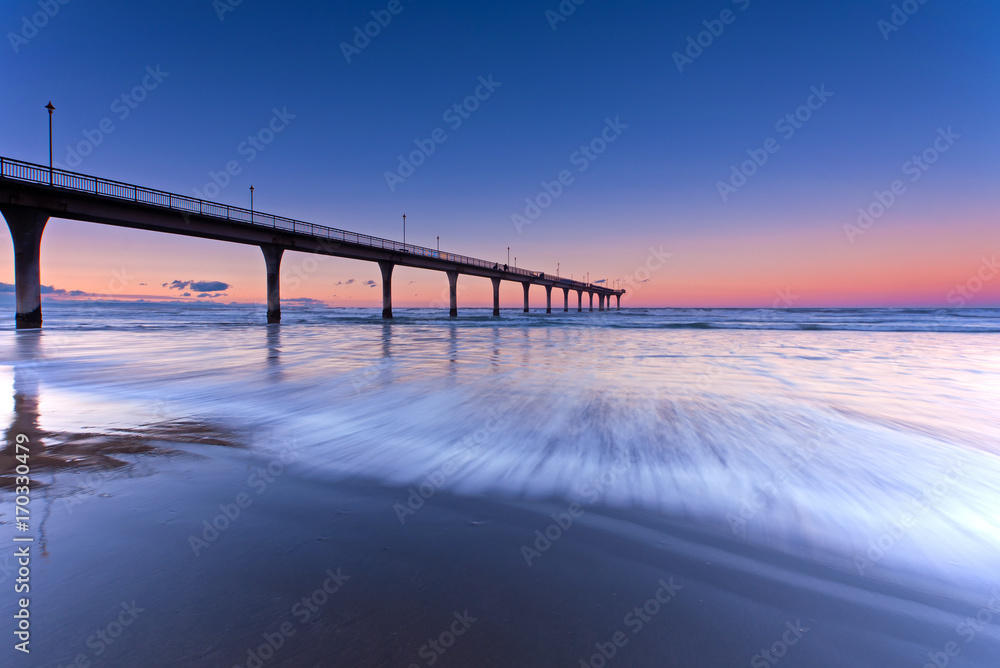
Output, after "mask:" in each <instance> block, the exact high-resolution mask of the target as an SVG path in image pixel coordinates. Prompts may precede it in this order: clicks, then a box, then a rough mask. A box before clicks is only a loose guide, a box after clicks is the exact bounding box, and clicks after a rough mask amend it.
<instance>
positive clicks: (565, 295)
mask: <svg viewBox="0 0 1000 668" xmlns="http://www.w3.org/2000/svg"><path fill="white" fill-rule="evenodd" d="M563 312H565V313H568V312H569V288H563Z"/></svg>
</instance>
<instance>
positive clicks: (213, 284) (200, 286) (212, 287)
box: [163, 281, 232, 292]
mask: <svg viewBox="0 0 1000 668" xmlns="http://www.w3.org/2000/svg"><path fill="white" fill-rule="evenodd" d="M163 287H165V288H166V287H169V288H170V289H171V290H194V291H195V292H222V291H224V290H228V289H229V288H231V287H232V286H231V285H229V283H223V282H222V281H171V282H170V283H164V284H163Z"/></svg>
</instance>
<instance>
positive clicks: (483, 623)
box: [3, 442, 998, 667]
mask: <svg viewBox="0 0 1000 668" xmlns="http://www.w3.org/2000/svg"><path fill="white" fill-rule="evenodd" d="M161 445H162V446H165V447H169V450H170V451H171V452H173V453H175V454H174V456H171V457H169V458H157V459H156V460H155V464H154V468H155V471H154V472H152V473H149V474H148V475H144V476H141V477H127V476H123V477H117V478H112V477H108V478H106V479H103V480H101V481H100V483H98V484H97V485H96V486H95V487H90V489H89V490H88V491H86V492H84V493H82V494H77V495H73V496H71V497H70V498H69V499H68V500H67V497H65V496H55V495H54V494H51V495H48V496H44V495H43V496H42V497H40V499H44V500H36V501H35V503H36V504H39V505H41V504H45V505H47V506H48V507H47V508H46V515H47V518H46V526H45V535H46V545H45V550H46V554H47V556H46V557H45V558H44V559H37V560H36V562H35V565H34V573H33V581H34V582H35V586H36V587H37V588H36V590H35V591H34V592H33V608H32V614H33V616H34V624H35V634H34V638H33V648H34V650H33V652H32V655H31V663H30V665H38V666H50V665H51V666H58V665H62V666H69V665H78V666H84V665H87V662H90V665H95V666H96V665H107V666H131V665H148V666H226V667H231V666H248V665H249V666H260V665H266V666H404V667H409V666H413V665H415V666H430V665H440V666H538V667H545V666H586V665H592V666H603V665H619V666H744V665H751V666H756V665H776V663H778V662H780V663H782V664H783V665H789V666H897V665H898V666H905V665H915V666H921V665H923V664H924V663H925V662H927V661H928V660H929V659H928V653H934V652H937V651H940V650H941V649H943V648H944V647H945V646H946V644H947V643H948V642H949V641H957V642H958V643H959V644H960V645H961V654H960V655H959V656H958V657H957V658H954V659H951V662H950V664H949V665H954V666H962V665H968V666H974V665H979V666H986V665H991V664H990V661H991V660H992V659H993V658H995V657H996V656H997V654H996V652H997V648H998V643H997V635H996V633H995V629H987V630H986V632H984V633H982V634H981V635H980V637H979V638H977V639H976V640H974V641H973V642H970V643H966V642H964V641H963V639H962V638H961V637H960V636H959V635H957V634H956V628H957V627H958V625H959V624H960V623H961V621H962V619H963V618H964V617H965V616H967V615H968V614H969V613H970V611H969V609H968V605H966V604H964V603H959V602H955V601H950V600H948V599H947V598H944V597H941V596H939V595H935V594H932V593H930V592H921V591H920V590H915V589H912V588H906V587H901V586H897V585H890V584H887V583H882V582H879V581H878V580H873V579H870V578H860V577H856V576H852V575H849V574H844V573H843V572H836V571H833V570H831V569H828V568H824V567H820V566H817V565H815V564H813V563H811V562H810V561H807V560H798V559H795V558H791V557H788V556H785V555H780V554H777V553H771V552H769V551H767V550H762V549H761V550H758V549H753V548H749V547H747V546H746V545H741V544H738V543H736V542H734V541H732V540H729V539H727V538H725V537H723V536H711V535H708V534H705V533H703V532H699V531H697V530H695V529H694V528H692V527H685V526H682V525H679V524H677V523H671V522H669V521H666V520H664V519H663V518H660V517H655V516H653V515H648V514H644V513H639V512H635V511H630V512H627V513H626V512H623V511H612V510H608V509H601V508H599V507H584V508H582V513H581V512H580V511H578V510H576V509H575V508H574V509H573V513H572V514H575V515H578V516H577V517H575V518H572V524H571V525H569V526H568V528H566V529H565V530H562V529H560V530H559V531H556V530H553V529H552V528H551V525H554V524H556V523H557V521H558V522H562V523H563V524H564V525H565V524H567V522H566V518H567V516H570V508H569V507H568V506H567V505H566V504H565V503H562V502H558V501H554V502H552V503H545V502H525V501H522V502H515V501H509V500H507V501H505V500H500V499H496V498H490V497H487V496H477V497H472V498H465V497H457V496H454V495H451V494H449V493H446V492H444V491H440V490H439V491H436V492H435V493H434V494H433V495H431V496H430V498H429V499H427V500H425V502H424V505H423V506H422V507H420V508H419V509H418V510H416V511H415V512H414V513H413V514H412V515H411V514H408V513H407V514H405V515H403V517H404V518H405V523H403V524H401V522H400V520H399V515H400V513H399V512H398V508H399V507H396V504H406V503H407V498H408V496H409V492H408V490H407V489H399V488H392V487H385V486H382V485H379V484H375V483H366V482H363V481H353V482H341V483H331V482H329V481H320V480H314V479H311V478H310V477H309V471H308V467H307V466H304V465H303V464H302V462H290V463H288V464H285V463H283V462H282V461H281V459H280V458H279V459H276V458H271V459H266V458H261V457H260V456H259V455H254V454H252V453H249V452H246V451H241V450H238V449H228V448H221V447H218V446H206V445H190V444H188V445H185V444H182V443H177V442H173V443H169V444H168V443H166V442H163V443H161ZM150 457H155V455H150V454H144V455H137V456H134V457H133V459H132V460H131V462H130V464H129V465H130V466H133V465H137V464H138V463H139V462H140V460H143V459H146V458H150ZM268 467H270V472H268ZM85 475H86V473H85V472H84V471H80V472H76V473H69V472H67V473H63V474H61V477H60V479H59V481H58V487H59V488H61V489H71V488H73V487H74V480H73V477H74V476H78V477H80V478H81V479H82V478H83V477H84V476H85ZM91 482H93V481H92V480H91ZM88 486H89V485H84V487H88ZM51 491H53V492H54V491H55V490H54V489H53V490H51ZM424 491H425V492H427V491H428V490H426V489H425V490H424ZM418 493H419V492H418ZM220 505H221V506H222V508H220ZM241 505H242V506H243V507H239V506H241ZM413 505H417V504H416V503H415V502H414V504H413ZM394 507H395V508H394ZM237 508H239V514H238V515H236V509H237ZM226 512H228V514H229V515H230V516H234V518H233V519H232V520H228V518H226V519H219V518H220V516H222V517H225V515H224V514H225V513H226ZM553 514H555V515H556V516H557V518H556V519H554V518H553V517H552V515H553ZM206 520H207V521H208V522H209V523H210V524H211V523H213V522H214V523H215V526H216V527H218V528H220V529H221V530H220V531H216V532H213V531H212V530H211V529H209V530H207V532H206V526H205V524H204V523H203V521H206ZM536 530H540V531H543V532H544V531H546V530H548V531H549V535H550V536H554V537H556V539H555V540H554V541H552V542H551V545H550V546H549V547H547V548H546V549H544V550H541V551H538V552H537V553H530V552H529V553H527V554H528V555H529V557H530V560H531V562H532V563H531V565H530V566H529V565H528V564H527V563H526V557H525V554H526V553H525V551H524V549H523V546H525V545H527V546H529V547H532V548H540V547H541V548H545V545H546V543H545V542H544V541H542V542H540V543H538V544H536V540H537V538H538V536H537V534H535V531H536ZM192 537H194V539H192ZM198 539H201V541H203V542H198ZM196 552H197V554H196ZM324 588H325V591H324ZM303 597H306V599H307V601H308V600H309V599H311V605H310V602H306V603H303ZM987 599H989V595H988V593H987V592H984V599H983V600H984V603H985V602H986V600H987ZM6 603H7V600H5V607H4V609H3V614H4V615H5V616H6V615H7V614H8V612H9V611H10V607H9V605H7V604H6ZM637 607H639V608H640V609H639V610H638V611H637V610H636V608H637ZM973 614H974V612H973ZM116 622H117V623H118V624H122V626H118V625H116ZM125 622H128V623H127V624H125ZM101 630H103V631H104V635H103V636H102V635H101V633H100V631H101ZM282 631H284V633H282ZM114 633H118V635H117V637H113V635H112V634H114ZM616 634H617V635H616ZM269 639H270V640H269ZM105 640H108V641H109V642H105ZM616 641H617V644H616ZM275 645H276V646H277V649H274V650H273V651H270V649H271V648H273V646H275ZM602 648H603V651H604V655H608V654H610V655H611V657H612V658H611V659H610V660H607V659H605V657H604V656H602V653H601V650H602ZM767 649H771V650H773V652H774V654H770V655H768V656H767V657H765V656H764V655H763V654H760V653H761V652H762V651H763V650H767ZM777 654H781V655H782V656H781V657H780V658H779V657H777V656H776V655H777ZM8 665H13V664H8ZM18 665H28V664H25V663H24V662H23V661H21V662H20V663H19V664H18Z"/></svg>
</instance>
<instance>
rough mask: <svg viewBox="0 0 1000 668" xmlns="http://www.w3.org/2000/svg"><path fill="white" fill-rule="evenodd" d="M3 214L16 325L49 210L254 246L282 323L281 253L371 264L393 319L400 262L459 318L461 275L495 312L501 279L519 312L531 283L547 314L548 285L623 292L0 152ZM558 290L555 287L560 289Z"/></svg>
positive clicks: (603, 305)
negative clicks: (427, 277)
mask: <svg viewBox="0 0 1000 668" xmlns="http://www.w3.org/2000/svg"><path fill="white" fill-rule="evenodd" d="M0 213H2V214H3V217H4V219H5V220H6V221H7V226H8V227H9V228H10V234H11V238H12V239H13V242H14V275H15V292H16V299H17V313H16V323H17V327H18V328H19V329H20V328H36V327H41V326H42V301H41V271H40V266H39V259H40V253H41V242H42V233H43V232H44V231H45V224H46V223H47V222H48V220H49V218H63V219H68V220H78V221H85V222H92V223H101V224H104V225H117V226H119V227H130V228H135V229H142V230H152V231H155V232H166V233H168V234H181V235H185V236H192V237H200V238H203V239H215V240H218V241H229V242H233V243H240V244H252V245H255V246H259V247H260V249H261V251H262V253H263V255H264V266H265V270H266V274H267V322H268V323H276V322H280V321H281V285H280V278H279V277H280V269H281V259H282V257H283V255H284V253H285V251H298V252H302V253H316V254H319V255H332V256H335V257H344V258H351V259H355V260H368V261H370V262H377V263H378V266H379V269H380V270H381V273H382V317H383V318H392V272H393V269H394V268H395V267H396V266H397V265H401V266H404V267H419V268H421V269H430V270H434V271H443V272H445V274H446V276H447V277H448V285H449V288H450V290H449V292H450V295H451V299H450V309H449V314H450V315H451V316H453V317H457V316H458V296H457V295H458V292H457V286H458V277H459V276H460V275H465V276H478V277H482V278H488V279H490V280H491V281H492V283H493V315H494V316H499V315H500V282H501V281H513V282H516V283H520V284H521V285H522V286H523V288H524V312H525V313H527V312H528V292H529V290H530V288H531V286H533V285H537V286H541V287H542V288H544V289H545V312H546V313H551V312H552V290H553V289H554V288H557V289H561V290H562V291H563V306H562V310H563V311H569V309H570V292H573V291H575V292H576V293H577V300H576V310H577V311H583V309H584V304H583V295H584V294H587V295H588V297H589V309H588V310H589V311H593V310H594V297H595V296H596V297H597V302H598V310H599V311H604V310H606V309H607V310H611V298H612V297H614V298H615V300H616V308H617V309H619V310H620V309H621V296H622V295H623V294H624V293H625V291H624V290H612V289H609V288H607V287H602V286H599V285H595V284H593V283H583V282H581V281H574V280H570V279H566V278H562V277H559V276H553V275H551V274H546V273H544V272H538V271H530V270H528V269H521V268H516V267H509V266H507V265H506V264H502V263H499V262H491V261H488V260H481V259H478V258H474V257H468V256H465V255H458V254H456V253H448V252H445V251H439V250H435V249H433V248H424V247H422V246H414V245H412V244H405V243H401V242H398V241H392V240H389V239H381V238H379V237H373V236H370V235H367V234H362V233H359V232H349V231H347V230H340V229H336V228H333V227H327V226H324V225H317V224H314V223H308V222H304V221H301V220H294V219H291V218H285V217H282V216H275V215H272V214H268V213H262V212H260V211H252V210H250V209H244V208H241V207H236V206H228V205H225V204H219V203H217V202H210V201H207V200H201V199H196V198H193V197H188V196H186V195H178V194H176V193H168V192H164V191H161V190H155V189H151V188H145V187H142V186H136V185H131V184H127V183H121V182H119V181H111V180H108V179H102V178H99V177H96V176H89V175H86V174H77V173H75V172H69V171H66V170H62V169H50V168H49V167H46V166H44V165H37V164H33V163H29V162H23V161H20V160H12V159H9V158H4V157H0ZM557 294H558V293H557Z"/></svg>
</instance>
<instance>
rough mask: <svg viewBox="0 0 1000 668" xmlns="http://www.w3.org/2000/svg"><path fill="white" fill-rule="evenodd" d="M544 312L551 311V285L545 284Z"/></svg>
mask: <svg viewBox="0 0 1000 668" xmlns="http://www.w3.org/2000/svg"><path fill="white" fill-rule="evenodd" d="M545 312H546V313H552V286H551V285H546V286H545Z"/></svg>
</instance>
